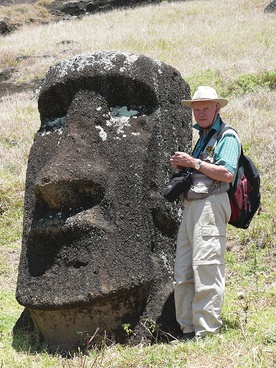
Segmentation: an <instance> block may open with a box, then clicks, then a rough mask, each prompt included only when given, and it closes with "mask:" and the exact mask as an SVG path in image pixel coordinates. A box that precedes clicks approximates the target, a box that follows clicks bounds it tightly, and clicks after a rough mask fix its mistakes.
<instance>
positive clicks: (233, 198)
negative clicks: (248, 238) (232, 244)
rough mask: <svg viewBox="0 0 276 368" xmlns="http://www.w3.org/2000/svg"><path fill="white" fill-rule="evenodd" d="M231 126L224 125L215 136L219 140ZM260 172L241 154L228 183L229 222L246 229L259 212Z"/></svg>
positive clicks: (248, 158) (249, 159)
mask: <svg viewBox="0 0 276 368" xmlns="http://www.w3.org/2000/svg"><path fill="white" fill-rule="evenodd" d="M229 129H232V130H234V129H233V128H231V127H230V126H228V125H225V126H224V127H223V128H222V129H221V130H220V131H219V134H218V136H217V140H219V139H220V138H221V137H222V135H223V133H224V132H226V130H229ZM260 184H261V182H260V174H259V172H258V169H257V168H256V166H255V165H254V163H253V161H252V160H251V158H250V157H248V156H245V155H244V154H243V149H242V148H241V155H240V158H239V162H238V171H237V174H236V178H235V181H234V183H232V184H230V189H229V190H228V195H229V199H230V205H231V218H230V220H229V224H231V225H233V226H235V227H237V228H241V229H247V228H248V226H249V224H250V222H251V220H252V218H253V216H254V215H255V213H256V212H257V213H258V215H259V214H260V210H261V208H260V205H261V193H260Z"/></svg>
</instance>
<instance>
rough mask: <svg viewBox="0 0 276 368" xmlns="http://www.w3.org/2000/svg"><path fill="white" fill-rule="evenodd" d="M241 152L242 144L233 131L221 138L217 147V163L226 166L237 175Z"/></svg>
mask: <svg viewBox="0 0 276 368" xmlns="http://www.w3.org/2000/svg"><path fill="white" fill-rule="evenodd" d="M240 153H241V145H240V142H239V139H238V138H237V137H236V136H235V135H234V134H232V133H228V134H225V135H223V137H222V138H221V139H220V140H219V142H218V144H217V146H216V148H215V152H214V161H215V164H216V165H222V166H224V167H225V168H226V169H227V170H228V171H230V172H231V173H232V174H233V175H235V174H236V171H237V167H238V160H239V157H240Z"/></svg>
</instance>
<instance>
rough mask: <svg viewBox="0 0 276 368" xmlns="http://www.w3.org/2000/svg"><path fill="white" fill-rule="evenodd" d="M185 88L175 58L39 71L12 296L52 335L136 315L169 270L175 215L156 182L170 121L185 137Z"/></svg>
mask: <svg viewBox="0 0 276 368" xmlns="http://www.w3.org/2000/svg"><path fill="white" fill-rule="evenodd" d="M169 83H170V85H169ZM185 93H186V94H187V86H186V84H185V82H184V81H183V80H182V78H181V76H180V75H179V73H178V72H176V71H175V69H173V68H171V67H169V66H167V65H165V64H163V63H160V62H156V61H154V60H152V59H149V58H146V57H144V56H137V55H131V54H119V53H101V54H89V55H84V56H78V57H76V58H74V59H70V60H67V61H65V62H61V63H59V64H57V65H56V66H55V67H53V68H51V69H50V71H49V72H48V74H47V75H46V79H45V82H44V85H43V86H42V89H41V92H40V97H39V111H40V116H41V127H40V129H39V131H38V133H37V134H36V136H35V140H34V144H33V147H32V150H31V153H30V157H29V163H28V173H27V182H26V199H25V209H24V233H23V243H22V255H21V261H20V267H19V277H18V288H17V299H18V301H19V303H21V304H22V305H25V306H26V307H27V308H28V310H29V312H30V314H31V316H32V318H33V319H34V320H35V323H36V324H37V326H38V328H39V330H40V331H41V333H42V335H44V338H45V339H46V340H47V341H48V342H49V343H50V344H60V343H61V341H64V339H66V337H67V336H70V338H69V337H68V341H69V343H70V344H71V343H72V342H73V340H74V334H75V331H76V330H77V329H78V330H79V329H84V330H88V331H89V332H90V333H93V331H95V329H96V328H97V326H99V325H100V324H102V323H104V324H105V325H108V326H109V327H110V328H112V329H115V330H116V329H118V328H119V327H120V326H121V324H122V323H123V322H124V321H125V322H130V321H133V322H134V323H135V321H136V323H137V321H138V320H139V318H140V317H141V315H142V314H143V313H144V311H145V309H146V305H147V301H148V298H149V297H151V296H150V294H151V290H152V285H153V284H154V283H155V282H156V280H159V281H160V280H165V281H164V283H165V284H167V283H168V281H171V275H172V263H173V255H174V254H173V253H174V252H173V249H174V236H175V233H176V230H177V218H176V216H175V213H174V212H173V211H172V210H171V209H170V208H168V207H166V205H165V203H164V199H163V198H162V190H163V186H164V182H165V181H166V179H167V171H168V165H169V156H170V154H171V152H172V151H173V150H175V149H176V148H177V147H174V145H177V144H178V143H177V142H175V134H176V133H175V127H177V130H178V131H180V129H179V127H180V126H181V128H182V131H180V133H179V136H178V137H177V139H181V140H182V142H183V143H184V144H186V146H189V145H190V137H191V133H190V126H189V125H188V124H187V127H186V128H185V129H183V126H185V123H186V121H187V120H188V118H186V115H185V114H186V110H184V109H183V108H182V107H181V106H180V103H179V101H180V99H181V98H183V96H185ZM185 119H186V121H185ZM188 121H189V120H188ZM185 142H186V143H185ZM160 287H161V286H160ZM158 308H159V309H160V307H158ZM51 321H52V322H53V321H55V322H54V323H52V324H51ZM72 321H75V322H72ZM57 325H60V326H59V328H57ZM72 325H73V327H72ZM53 326H54V327H53ZM68 326H70V327H68ZM54 331H55V332H54ZM68 341H67V342H68Z"/></svg>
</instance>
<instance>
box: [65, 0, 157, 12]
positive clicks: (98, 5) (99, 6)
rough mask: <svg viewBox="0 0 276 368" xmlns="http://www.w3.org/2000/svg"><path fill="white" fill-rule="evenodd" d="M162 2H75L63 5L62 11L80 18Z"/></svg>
mask: <svg viewBox="0 0 276 368" xmlns="http://www.w3.org/2000/svg"><path fill="white" fill-rule="evenodd" d="M160 2H161V0H81V1H76V0H73V1H69V2H68V3H66V4H63V5H62V7H61V9H60V10H61V12H63V13H65V14H69V15H74V16H78V15H82V14H85V13H98V12H102V11H108V10H112V9H116V8H123V7H128V8H129V7H132V8H134V7H135V6H139V5H144V4H152V3H160Z"/></svg>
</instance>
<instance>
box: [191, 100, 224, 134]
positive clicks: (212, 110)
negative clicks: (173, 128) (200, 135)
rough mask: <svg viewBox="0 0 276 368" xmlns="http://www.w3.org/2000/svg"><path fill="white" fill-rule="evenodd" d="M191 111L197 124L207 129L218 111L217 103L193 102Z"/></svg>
mask: <svg viewBox="0 0 276 368" xmlns="http://www.w3.org/2000/svg"><path fill="white" fill-rule="evenodd" d="M193 113H194V117H195V120H196V122H197V124H198V125H199V126H200V127H201V128H202V129H203V130H209V129H210V127H211V126H212V125H213V122H214V121H215V119H216V117H217V115H218V113H219V104H217V103H216V102H213V101H197V102H194V103H193Z"/></svg>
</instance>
